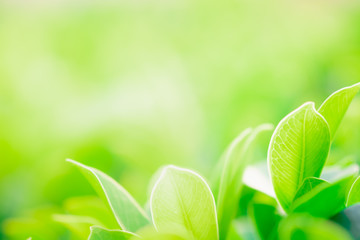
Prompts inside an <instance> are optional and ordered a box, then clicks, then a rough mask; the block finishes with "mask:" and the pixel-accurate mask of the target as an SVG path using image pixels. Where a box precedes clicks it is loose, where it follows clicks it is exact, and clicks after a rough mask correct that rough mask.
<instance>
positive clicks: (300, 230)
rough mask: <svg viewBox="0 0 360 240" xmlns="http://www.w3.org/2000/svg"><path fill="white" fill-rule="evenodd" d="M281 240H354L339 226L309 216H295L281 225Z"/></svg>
mask: <svg viewBox="0 0 360 240" xmlns="http://www.w3.org/2000/svg"><path fill="white" fill-rule="evenodd" d="M279 236H280V237H279V239H280V240H304V239H306V240H322V239H324V240H325V239H326V240H352V238H351V236H350V235H349V233H348V232H347V231H346V230H345V229H343V228H342V227H341V226H339V225H338V224H336V223H334V222H331V221H328V220H325V219H321V218H314V217H311V216H308V215H300V214H295V215H292V216H289V217H288V218H286V219H284V221H282V222H281V223H280V225H279Z"/></svg>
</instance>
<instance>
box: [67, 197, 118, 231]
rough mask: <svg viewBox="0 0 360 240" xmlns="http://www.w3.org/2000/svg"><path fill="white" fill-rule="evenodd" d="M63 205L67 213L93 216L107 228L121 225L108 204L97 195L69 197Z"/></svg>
mask: <svg viewBox="0 0 360 240" xmlns="http://www.w3.org/2000/svg"><path fill="white" fill-rule="evenodd" d="M63 206H64V210H65V211H66V212H67V213H69V214H72V215H79V216H89V217H92V218H94V219H97V220H98V221H100V222H101V223H102V225H103V226H104V227H106V228H109V229H116V228H118V226H119V225H118V223H117V221H116V219H115V218H114V217H113V215H112V212H111V211H110V210H109V208H108V206H106V204H105V203H104V202H103V201H102V200H101V199H100V198H98V197H96V196H78V197H72V198H68V199H66V200H65V202H64V204H63Z"/></svg>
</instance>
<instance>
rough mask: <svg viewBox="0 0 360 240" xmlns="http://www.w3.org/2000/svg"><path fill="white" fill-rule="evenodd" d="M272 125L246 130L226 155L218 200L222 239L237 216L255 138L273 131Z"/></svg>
mask: <svg viewBox="0 0 360 240" xmlns="http://www.w3.org/2000/svg"><path fill="white" fill-rule="evenodd" d="M272 129H273V126H272V125H271V124H263V125H260V126H259V127H257V128H255V129H254V130H252V129H246V130H245V131H243V132H242V133H241V134H240V135H239V136H238V137H237V138H236V139H235V140H234V141H233V142H232V143H231V144H230V146H229V148H228V149H227V151H226V153H225V162H224V168H223V172H222V175H221V179H220V187H219V195H218V198H217V211H218V219H219V231H220V238H221V239H226V234H227V232H228V229H229V226H230V223H231V221H232V220H233V218H234V217H235V215H236V212H237V208H238V203H239V198H240V191H241V186H242V184H243V181H242V176H243V173H244V170H245V167H246V166H247V164H248V163H249V157H248V155H247V154H248V150H249V147H250V146H251V144H252V143H253V141H254V140H255V137H256V136H257V135H258V134H259V133H260V132H262V131H266V130H272Z"/></svg>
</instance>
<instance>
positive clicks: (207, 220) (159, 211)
mask: <svg viewBox="0 0 360 240" xmlns="http://www.w3.org/2000/svg"><path fill="white" fill-rule="evenodd" d="M150 209H151V213H152V218H153V223H154V225H155V227H156V229H157V230H158V231H160V232H163V231H166V230H167V229H168V228H171V229H176V231H178V232H184V231H186V232H188V233H189V234H190V235H191V238H190V239H197V240H217V239H218V225H217V218H216V209H215V201H214V197H213V195H212V193H211V190H210V188H209V186H208V185H207V183H206V182H205V180H204V179H203V178H202V177H201V176H199V175H198V174H197V173H195V172H193V171H190V170H187V169H182V168H179V167H175V166H167V167H165V168H164V170H163V172H162V174H161V176H160V177H159V179H158V181H157V182H156V184H155V186H154V188H153V191H152V194H151V198H150Z"/></svg>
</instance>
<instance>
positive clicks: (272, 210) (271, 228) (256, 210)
mask: <svg viewBox="0 0 360 240" xmlns="http://www.w3.org/2000/svg"><path fill="white" fill-rule="evenodd" d="M249 210H250V212H249V214H250V217H251V218H252V220H253V222H254V225H255V228H256V230H257V232H258V234H259V236H260V239H262V240H270V239H276V235H277V227H278V225H279V222H280V220H281V216H280V215H279V214H277V212H276V206H274V205H270V204H266V203H258V202H254V203H253V204H252V205H251V207H250V209H249Z"/></svg>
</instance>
